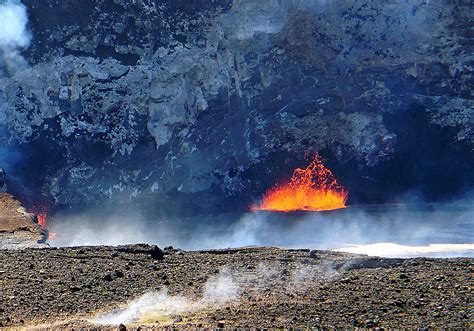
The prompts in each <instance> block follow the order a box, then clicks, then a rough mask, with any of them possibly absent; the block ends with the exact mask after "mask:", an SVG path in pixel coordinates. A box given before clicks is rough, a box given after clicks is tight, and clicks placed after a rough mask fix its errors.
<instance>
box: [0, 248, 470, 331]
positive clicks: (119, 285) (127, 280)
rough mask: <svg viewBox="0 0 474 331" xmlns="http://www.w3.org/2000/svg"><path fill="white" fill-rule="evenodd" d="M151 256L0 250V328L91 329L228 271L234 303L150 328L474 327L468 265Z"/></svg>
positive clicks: (138, 251) (211, 254)
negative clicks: (99, 317) (153, 296)
mask: <svg viewBox="0 0 474 331" xmlns="http://www.w3.org/2000/svg"><path fill="white" fill-rule="evenodd" d="M151 249H152V247H151V246H146V245H133V246H120V247H104V246H102V247H77V248H59V249H55V248H48V249H24V250H0V259H1V261H2V266H1V270H0V284H1V287H2V293H1V296H2V297H1V300H0V301H1V303H0V305H1V307H0V313H1V315H0V323H1V326H3V327H18V326H35V325H36V326H38V325H39V324H42V323H54V322H58V323H59V324H57V325H56V326H58V325H59V326H62V327H73V326H74V327H80V326H91V324H90V323H89V322H87V321H86V319H87V318H88V317H91V316H93V315H94V314H96V313H97V312H99V311H105V310H107V309H111V308H116V307H119V306H120V305H123V304H124V303H126V302H127V301H129V300H130V299H132V298H135V297H138V296H140V295H141V294H143V293H146V292H148V291H150V290H160V289H162V288H164V287H167V288H168V289H169V294H170V295H177V294H179V295H184V296H186V297H188V298H190V299H197V298H199V297H200V296H201V294H202V292H203V287H204V285H205V283H206V281H207V279H208V278H209V277H211V276H213V275H217V274H218V273H219V271H220V270H223V268H225V269H226V270H227V271H228V273H229V274H230V275H231V276H232V278H233V279H234V280H235V282H236V283H237V284H238V285H239V287H240V289H241V291H240V295H239V297H238V298H236V299H234V300H232V301H230V302H227V303H226V304H224V305H221V306H219V307H216V308H212V309H202V310H200V311H195V312H189V313H187V314H181V315H179V316H172V317H171V319H168V320H157V321H148V323H150V324H148V325H147V326H153V325H154V326H164V325H172V324H173V323H174V325H175V326H176V327H180V326H181V327H182V326H184V327H195V326H202V327H213V328H216V327H219V326H220V327H222V326H224V327H234V326H239V327H267V328H268V327H316V326H325V327H344V326H349V327H351V326H356V327H384V328H387V327H397V328H398V327H416V328H418V327H451V328H452V327H456V328H469V327H470V325H469V320H470V318H471V315H470V309H471V306H472V301H471V297H472V294H471V279H472V278H471V277H472V271H473V260H472V259H469V258H456V259H431V258H416V259H382V258H368V257H363V256H356V255H351V254H346V253H335V252H328V251H313V252H311V253H310V252H309V250H284V249H277V248H268V247H267V248H263V247H262V248H245V249H232V250H218V251H201V252H183V251H180V250H175V249H167V250H165V251H164V253H165V255H164V258H163V259H160V254H159V251H157V250H155V251H154V256H153V257H152V255H151V254H150V252H151ZM157 252H158V253H157ZM96 327H97V326H96Z"/></svg>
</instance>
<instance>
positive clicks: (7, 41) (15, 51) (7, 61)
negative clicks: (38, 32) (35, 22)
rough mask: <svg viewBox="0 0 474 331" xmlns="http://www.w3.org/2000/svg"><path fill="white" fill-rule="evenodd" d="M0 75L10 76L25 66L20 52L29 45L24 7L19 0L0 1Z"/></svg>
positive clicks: (29, 37)
mask: <svg viewBox="0 0 474 331" xmlns="http://www.w3.org/2000/svg"><path fill="white" fill-rule="evenodd" d="M0 22H1V24H0V77H2V76H11V75H13V74H14V73H15V72H16V71H18V70H21V69H23V68H25V67H26V66H27V62H26V60H25V59H24V57H23V56H22V55H21V54H20V51H21V50H22V49H25V48H27V47H28V46H29V45H30V41H31V34H30V32H29V31H28V15H27V12H26V7H25V6H24V5H23V4H22V3H21V2H20V1H19V0H6V1H3V3H2V2H0Z"/></svg>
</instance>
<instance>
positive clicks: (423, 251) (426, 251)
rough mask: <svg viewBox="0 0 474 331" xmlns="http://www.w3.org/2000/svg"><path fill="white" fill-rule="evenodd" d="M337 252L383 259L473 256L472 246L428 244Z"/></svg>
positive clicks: (384, 245)
mask: <svg viewBox="0 0 474 331" xmlns="http://www.w3.org/2000/svg"><path fill="white" fill-rule="evenodd" d="M336 251H338V252H347V253H354V254H366V255H373V254H374V252H375V254H376V255H378V256H385V257H413V256H420V255H423V256H433V257H434V256H436V257H443V256H452V255H453V254H455V253H461V254H462V253H464V254H469V255H473V254H474V244H429V245H426V246H407V245H398V244H393V243H378V244H369V245H355V246H350V247H344V248H339V249H336Z"/></svg>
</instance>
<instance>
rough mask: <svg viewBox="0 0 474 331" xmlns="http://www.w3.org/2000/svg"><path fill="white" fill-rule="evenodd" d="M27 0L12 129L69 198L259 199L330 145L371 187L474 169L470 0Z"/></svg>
mask: <svg viewBox="0 0 474 331" xmlns="http://www.w3.org/2000/svg"><path fill="white" fill-rule="evenodd" d="M23 2H24V4H25V5H26V6H27V8H28V13H29V17H30V29H31V30H32V34H33V43H32V45H31V47H30V48H29V49H28V50H27V51H25V54H24V55H25V58H26V59H27V60H28V61H29V63H30V66H29V67H28V68H26V69H24V70H19V71H17V72H14V73H12V74H10V75H9V76H4V77H1V78H0V107H1V108H0V109H1V112H0V119H1V122H0V123H1V128H0V134H1V135H2V145H3V146H4V147H8V148H13V149H18V150H20V151H21V153H22V154H23V155H24V157H25V158H26V159H27V161H28V162H30V163H31V162H32V163H33V164H29V163H28V164H29V166H26V165H24V166H22V167H21V168H17V169H16V172H17V176H18V177H21V178H23V183H24V185H26V186H28V187H29V189H31V190H36V191H37V192H39V191H41V192H44V194H46V195H47V196H49V197H52V198H53V199H54V202H55V203H56V204H65V205H70V204H81V203H89V202H90V203H94V202H97V201H103V200H104V199H107V200H111V201H134V200H140V199H151V200H159V199H161V198H164V197H167V196H170V195H173V194H179V193H181V194H185V195H186V194H204V193H205V194H211V195H215V196H217V197H218V199H220V198H222V199H224V198H225V197H229V198H231V197H238V199H239V200H241V201H244V203H247V201H248V200H249V199H251V198H252V196H255V195H256V194H259V193H261V192H262V191H263V190H264V189H266V188H268V187H269V186H270V185H273V184H274V183H275V181H277V180H280V179H282V178H284V177H285V176H289V174H291V170H292V168H293V167H294V166H295V165H304V164H305V162H306V161H304V158H305V156H307V155H308V154H312V153H314V152H315V151H316V150H318V151H320V152H322V153H323V155H325V156H326V158H327V159H328V161H329V164H330V166H332V167H333V168H334V170H335V172H336V175H338V176H339V177H340V178H341V180H342V182H343V183H345V184H346V185H347V186H349V189H350V190H352V191H353V192H354V194H353V198H354V199H358V198H360V199H361V200H364V199H366V200H371V197H373V196H371V195H370V194H369V193H367V192H369V191H370V190H373V191H377V190H379V189H380V188H381V187H385V188H388V190H389V191H390V190H392V193H393V194H395V193H399V192H401V191H403V190H406V189H410V188H413V187H416V186H418V185H422V184H423V183H425V182H428V181H431V179H430V178H433V177H436V176H438V175H439V174H438V173H437V171H439V169H438V167H436V166H428V168H426V167H425V165H426V164H432V163H433V162H434V161H436V162H439V165H440V167H443V166H444V163H446V164H449V165H450V166H446V167H444V169H445V171H447V173H448V174H447V175H446V176H447V177H449V178H451V177H453V178H452V183H451V184H449V183H448V184H446V185H441V186H440V187H436V188H435V189H434V191H436V190H438V191H439V192H451V191H452V190H456V189H459V188H461V187H463V185H464V184H465V183H466V181H468V182H471V183H472V176H471V175H469V172H470V170H472V162H471V165H469V162H468V164H467V165H466V161H469V160H470V159H472V153H471V154H469V152H468V151H469V150H470V149H472V144H473V137H472V124H473V122H472V117H473V116H472V115H473V110H472V109H473V101H472V93H471V89H472V83H473V79H472V60H473V58H472V33H471V30H470V27H469V3H468V2H466V3H465V4H463V3H462V1H461V2H460V3H459V4H456V5H454V4H452V3H451V2H449V1H439V2H436V3H431V2H429V3H428V1H421V0H420V1H415V2H406V1H401V0H400V1H392V2H390V3H381V2H380V1H362V2H354V1H336V2H330V1H322V0H321V1H313V0H291V1H287V0H285V1H283V0H265V1H261V0H234V1H230V0H219V1H212V2H211V1H209V2H200V1H176V0H174V1H168V0H160V1H148V0H139V1H133V2H130V1H119V0H114V1H100V0H88V1H85V2H84V1H82V2H77V1H72V0H71V1H61V2H60V3H56V1H52V0H47V1H42V2H41V4H38V3H37V2H36V1H33V0H24V1H23ZM413 145H415V146H413ZM427 150H428V151H429V150H432V151H433V152H432V153H430V152H427ZM420 151H421V152H420ZM23 163H24V162H23ZM400 163H402V164H400ZM407 163H408V165H407ZM430 167H431V168H430ZM420 169H425V170H424V171H425V173H423V174H422V176H421V177H422V178H420V176H419V175H418V173H419V171H420ZM394 170H395V171H399V172H400V174H398V175H396V174H394V173H393V171H394ZM32 172H34V173H35V175H34V179H31V178H29V177H28V174H31V173H32ZM387 172H390V173H389V174H388V175H387ZM471 173H472V171H471ZM415 174H416V175H415ZM394 175H396V176H397V178H395V179H387V178H386V177H387V176H394ZM430 176H431V177H430ZM420 183H421V184H420ZM389 195H390V194H389Z"/></svg>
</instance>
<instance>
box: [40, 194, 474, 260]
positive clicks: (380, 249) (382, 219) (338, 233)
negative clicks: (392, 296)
mask: <svg viewBox="0 0 474 331" xmlns="http://www.w3.org/2000/svg"><path fill="white" fill-rule="evenodd" d="M472 201H473V200H472V198H466V199H462V200H458V201H457V202H455V203H450V204H433V203H422V202H416V203H404V204H391V205H379V206H377V205H375V206H349V207H348V208H346V209H341V210H335V211H329V212H293V213H278V212H265V211H260V212H250V211H249V212H245V213H226V214H217V215H210V216H194V217H170V218H166V217H160V218H157V219H153V218H150V217H145V216H144V215H143V213H140V211H131V210H128V211H127V212H124V211H120V212H117V213H114V212H110V213H109V212H107V213H102V214H100V213H98V212H92V211H91V212H89V213H87V212H84V213H80V214H72V215H71V214H66V213H62V214H61V213H59V214H58V215H56V216H55V217H54V218H53V219H52V220H51V224H50V232H51V233H52V234H53V238H51V239H50V240H49V243H50V244H51V245H53V246H79V245H119V244H126V243H142V242H143V243H152V244H158V245H159V246H161V247H164V246H168V245H171V246H174V247H177V248H181V249H186V250H200V249H211V248H227V247H242V246H252V245H261V246H278V247H288V248H312V249H339V250H345V251H349V252H350V251H352V252H355V253H363V254H370V255H381V256H426V255H429V256H473V254H474V245H473V241H472V238H473V237H474V208H473V203H472ZM466 244H467V246H466ZM430 245H432V246H430ZM433 245H434V246H433Z"/></svg>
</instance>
